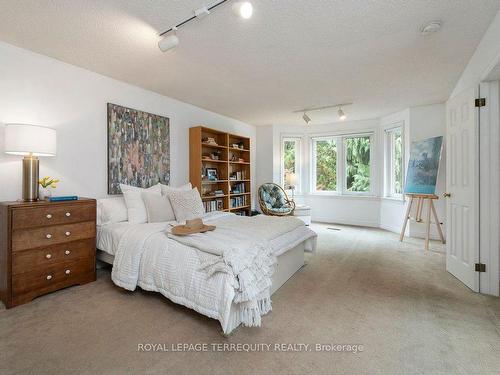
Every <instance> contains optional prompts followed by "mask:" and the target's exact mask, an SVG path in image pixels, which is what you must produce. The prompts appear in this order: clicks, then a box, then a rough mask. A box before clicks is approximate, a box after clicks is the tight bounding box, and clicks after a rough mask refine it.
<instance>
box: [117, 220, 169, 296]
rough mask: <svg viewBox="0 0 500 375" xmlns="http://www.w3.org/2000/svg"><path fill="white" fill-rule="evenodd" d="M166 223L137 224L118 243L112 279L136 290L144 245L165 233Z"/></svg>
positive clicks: (119, 284)
mask: <svg viewBox="0 0 500 375" xmlns="http://www.w3.org/2000/svg"><path fill="white" fill-rule="evenodd" d="M165 228H166V224H165V223H154V224H137V225H133V226H131V227H130V229H129V230H128V231H127V232H126V233H125V234H124V236H123V237H122V238H121V239H120V242H119V243H118V248H117V250H116V254H115V260H114V261H113V269H112V271H111V279H112V280H113V282H114V283H115V284H116V285H118V286H121V287H122V288H125V289H127V290H135V288H136V287H137V280H138V279H139V267H140V263H141V259H142V254H143V253H144V250H145V248H144V244H145V243H146V241H147V240H148V239H149V238H150V237H151V236H152V235H154V234H156V233H159V232H163V231H164V230H165Z"/></svg>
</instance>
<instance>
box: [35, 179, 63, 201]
mask: <svg viewBox="0 0 500 375" xmlns="http://www.w3.org/2000/svg"><path fill="white" fill-rule="evenodd" d="M58 182H59V180H58V179H56V178H52V177H49V176H45V177H44V178H42V179H41V180H39V181H38V183H39V184H40V191H39V194H38V196H39V198H40V199H41V200H48V199H49V198H50V197H52V189H55V188H56V187H57V183H58Z"/></svg>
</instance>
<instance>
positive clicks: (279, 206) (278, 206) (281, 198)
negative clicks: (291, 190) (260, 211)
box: [259, 183, 292, 213]
mask: <svg viewBox="0 0 500 375" xmlns="http://www.w3.org/2000/svg"><path fill="white" fill-rule="evenodd" d="M259 194H260V199H261V201H262V202H264V204H265V206H266V208H267V209H268V210H269V211H273V212H277V213H286V212H290V211H291V210H292V207H290V206H289V205H288V204H287V203H286V197H285V194H284V193H283V190H281V188H280V187H279V186H278V185H276V184H269V183H267V184H263V185H262V186H261V187H260V189H259Z"/></svg>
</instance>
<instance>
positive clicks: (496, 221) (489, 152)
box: [479, 81, 500, 296]
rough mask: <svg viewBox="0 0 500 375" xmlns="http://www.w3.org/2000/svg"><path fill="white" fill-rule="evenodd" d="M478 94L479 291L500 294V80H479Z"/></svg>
mask: <svg viewBox="0 0 500 375" xmlns="http://www.w3.org/2000/svg"><path fill="white" fill-rule="evenodd" d="M479 94H480V95H479V96H480V97H481V98H486V106H484V107H480V108H479V145H480V146H479V259H480V262H481V263H483V264H485V265H486V272H481V273H480V274H479V291H480V293H485V294H492V295H495V296H498V295H500V233H499V228H500V189H499V187H498V186H499V183H500V166H499V164H500V163H499V160H500V151H499V148H500V129H499V127H500V126H499V124H500V83H499V81H492V82H482V83H481V84H480V85H479Z"/></svg>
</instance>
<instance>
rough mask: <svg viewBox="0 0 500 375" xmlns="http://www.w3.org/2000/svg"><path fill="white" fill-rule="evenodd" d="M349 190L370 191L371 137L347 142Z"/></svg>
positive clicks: (357, 138)
mask: <svg viewBox="0 0 500 375" xmlns="http://www.w3.org/2000/svg"><path fill="white" fill-rule="evenodd" d="M345 146H346V179H347V190H349V191H360V192H365V191H369V190H370V137H353V138H347V139H346V140H345Z"/></svg>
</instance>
